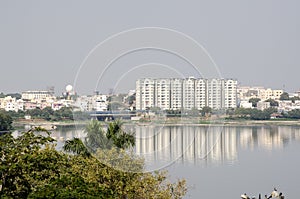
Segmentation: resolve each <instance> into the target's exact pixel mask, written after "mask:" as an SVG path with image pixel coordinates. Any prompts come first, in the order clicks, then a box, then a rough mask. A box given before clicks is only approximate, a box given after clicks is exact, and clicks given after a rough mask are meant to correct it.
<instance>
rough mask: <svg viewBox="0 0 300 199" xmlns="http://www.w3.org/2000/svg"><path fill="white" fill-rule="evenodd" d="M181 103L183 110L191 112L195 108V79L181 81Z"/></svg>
mask: <svg viewBox="0 0 300 199" xmlns="http://www.w3.org/2000/svg"><path fill="white" fill-rule="evenodd" d="M182 88H183V89H182V91H183V92H182V102H183V109H185V110H191V109H192V108H196V106H195V78H194V77H189V78H187V79H184V80H183V84H182Z"/></svg>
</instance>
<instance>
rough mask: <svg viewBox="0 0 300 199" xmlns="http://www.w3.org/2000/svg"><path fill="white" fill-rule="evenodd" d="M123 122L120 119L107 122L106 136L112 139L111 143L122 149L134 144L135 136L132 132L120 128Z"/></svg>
mask: <svg viewBox="0 0 300 199" xmlns="http://www.w3.org/2000/svg"><path fill="white" fill-rule="evenodd" d="M122 126H123V122H122V121H121V120H115V121H113V122H110V123H109V124H108V128H107V132H106V137H107V139H109V140H112V141H113V144H114V145H115V146H116V147H118V148H122V149H126V148H128V147H131V146H132V147H133V146H134V145H135V137H134V134H133V133H132V132H129V133H128V132H126V131H124V129H123V128H122Z"/></svg>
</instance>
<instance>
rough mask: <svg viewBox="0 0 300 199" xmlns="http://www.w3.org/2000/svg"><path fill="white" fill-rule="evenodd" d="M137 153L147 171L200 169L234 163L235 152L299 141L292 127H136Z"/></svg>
mask: <svg viewBox="0 0 300 199" xmlns="http://www.w3.org/2000/svg"><path fill="white" fill-rule="evenodd" d="M135 132H136V147H135V150H136V153H137V154H138V155H140V156H143V157H144V158H145V160H146V164H148V165H149V164H150V168H151V167H154V165H156V167H157V166H166V164H171V163H173V162H174V161H181V162H183V163H193V164H199V165H204V166H205V165H215V164H223V163H226V164H228V163H234V162H235V161H237V158H238V149H255V148H262V149H265V150H273V149H280V148H283V147H284V146H285V145H287V144H288V143H289V142H290V141H293V140H296V141H300V128H299V127H291V126H247V127H232V126H224V127H221V126H210V127H204V126H163V127H162V126H136V127H135Z"/></svg>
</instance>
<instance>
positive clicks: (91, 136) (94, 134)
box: [84, 120, 112, 153]
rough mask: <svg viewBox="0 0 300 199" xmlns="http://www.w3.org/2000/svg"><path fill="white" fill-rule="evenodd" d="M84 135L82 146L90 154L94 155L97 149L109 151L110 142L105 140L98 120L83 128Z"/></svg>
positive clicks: (104, 134)
mask: <svg viewBox="0 0 300 199" xmlns="http://www.w3.org/2000/svg"><path fill="white" fill-rule="evenodd" d="M85 133H86V138H85V141H84V144H85V145H86V146H87V147H88V149H89V150H90V151H91V152H92V153H95V152H96V150H97V149H105V148H106V149H109V148H111V147H112V141H111V140H109V139H107V135H106V133H105V131H104V129H103V127H102V124H101V122H99V121H98V120H92V121H91V122H90V123H88V125H87V126H86V127H85Z"/></svg>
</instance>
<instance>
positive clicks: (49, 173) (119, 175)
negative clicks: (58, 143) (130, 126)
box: [0, 128, 186, 198]
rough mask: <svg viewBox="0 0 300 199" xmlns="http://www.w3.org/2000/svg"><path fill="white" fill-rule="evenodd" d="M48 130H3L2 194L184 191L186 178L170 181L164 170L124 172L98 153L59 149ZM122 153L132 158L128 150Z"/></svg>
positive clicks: (170, 194)
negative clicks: (16, 132)
mask: <svg viewBox="0 0 300 199" xmlns="http://www.w3.org/2000/svg"><path fill="white" fill-rule="evenodd" d="M45 132H46V131H45V130H43V129H40V128H36V129H33V130H30V131H28V132H24V133H22V134H21V135H20V136H19V137H16V138H15V137H13V136H12V135H11V134H5V135H2V136H0V157H1V162H0V176H1V179H0V198H181V197H182V196H183V195H184V194H185V192H186V185H185V181H184V180H179V181H178V182H177V183H170V182H168V181H167V179H166V173H164V172H156V173H143V172H137V173H133V172H124V171H122V170H117V169H114V168H111V167H108V166H106V165H104V164H102V163H101V162H99V161H98V159H96V158H94V157H89V156H85V155H83V154H80V155H69V154H66V153H63V152H60V151H57V150H55V148H54V147H55V145H54V143H55V140H53V139H52V138H51V137H50V136H49V133H47V132H46V133H45ZM114 150H116V149H111V150H107V153H112V154H114ZM97 154H98V155H99V156H101V155H102V156H103V151H101V150H98V152H97ZM118 154H121V155H122V156H124V157H125V156H128V157H127V158H125V160H127V159H132V158H131V157H130V154H127V153H126V152H125V151H124V150H121V151H118ZM123 160H124V159H123ZM127 163H128V162H127ZM129 163H130V164H133V162H129ZM118 164H124V163H123V162H118ZM139 164H140V162H137V163H136V165H139Z"/></svg>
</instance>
